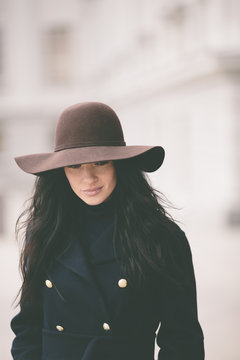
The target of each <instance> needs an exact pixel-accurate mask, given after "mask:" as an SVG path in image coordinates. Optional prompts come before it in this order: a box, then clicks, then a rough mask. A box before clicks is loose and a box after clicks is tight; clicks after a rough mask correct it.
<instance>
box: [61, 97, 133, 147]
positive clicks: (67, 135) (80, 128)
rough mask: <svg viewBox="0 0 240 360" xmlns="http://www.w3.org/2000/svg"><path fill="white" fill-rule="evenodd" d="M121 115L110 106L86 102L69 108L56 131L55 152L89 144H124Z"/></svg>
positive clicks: (63, 114)
mask: <svg viewBox="0 0 240 360" xmlns="http://www.w3.org/2000/svg"><path fill="white" fill-rule="evenodd" d="M124 145H126V144H125V141H124V136H123V131H122V127H121V123H120V121H119V119H118V116H117V114H116V113H115V112H114V111H113V109H112V108H110V107H109V106H108V105H105V104H103V103H99V102H85V103H78V104H75V105H72V106H70V107H68V108H67V109H65V110H64V111H63V112H62V114H61V115H60V117H59V120H58V123H57V126H56V132H55V148H54V151H61V150H65V149H70V148H79V147H88V146H124Z"/></svg>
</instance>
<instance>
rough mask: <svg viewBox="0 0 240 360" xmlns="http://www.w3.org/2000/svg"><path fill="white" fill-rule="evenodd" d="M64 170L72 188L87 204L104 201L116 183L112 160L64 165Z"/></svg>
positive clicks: (96, 203)
mask: <svg viewBox="0 0 240 360" xmlns="http://www.w3.org/2000/svg"><path fill="white" fill-rule="evenodd" d="M64 172H65V174H66V177H67V179H68V181H69V184H70V186H71V188H72V190H73V191H74V192H75V194H76V195H77V196H78V197H79V198H80V199H81V200H83V201H84V202H85V203H86V204H88V205H98V204H101V203H102V202H104V201H106V200H107V199H108V198H109V196H110V195H111V193H112V192H113V190H114V188H115V186H116V183H117V178H116V171H115V167H114V164H113V161H99V162H96V163H89V164H79V165H71V166H66V167H64Z"/></svg>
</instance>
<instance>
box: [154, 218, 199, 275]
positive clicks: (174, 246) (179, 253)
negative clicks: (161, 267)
mask: <svg viewBox="0 0 240 360" xmlns="http://www.w3.org/2000/svg"><path fill="white" fill-rule="evenodd" d="M158 237H159V241H160V244H161V248H162V255H163V257H164V258H165V259H166V261H167V263H168V264H169V265H170V266H171V265H173V264H174V265H175V266H177V267H180V268H181V269H184V268H185V269H186V270H187V268H189V267H191V266H192V252H191V248H190V244H189V241H188V239H187V236H186V234H185V232H184V231H183V230H182V229H181V227H180V226H179V225H178V224H176V223H175V222H174V221H172V220H170V219H167V221H166V222H165V223H164V224H163V225H161V226H160V228H159V235H158Z"/></svg>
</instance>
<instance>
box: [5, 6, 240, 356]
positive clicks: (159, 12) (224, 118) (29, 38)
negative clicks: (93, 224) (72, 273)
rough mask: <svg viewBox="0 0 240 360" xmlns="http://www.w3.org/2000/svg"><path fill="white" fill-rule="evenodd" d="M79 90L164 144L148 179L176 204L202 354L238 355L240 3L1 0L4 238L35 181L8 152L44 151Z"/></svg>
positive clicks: (134, 132)
mask: <svg viewBox="0 0 240 360" xmlns="http://www.w3.org/2000/svg"><path fill="white" fill-rule="evenodd" d="M86 100H97V101H103V102H105V103H107V104H109V105H111V106H113V108H114V109H115V110H116V111H117V113H118V114H119V117H120V119H121V121H122V123H123V127H124V131H125V135H126V141H127V143H128V144H161V145H163V146H164V147H165V149H166V161H165V164H164V166H163V167H162V168H161V170H159V171H158V172H157V173H156V174H152V175H151V180H152V181H153V183H154V185H156V187H158V188H159V189H160V190H162V191H163V192H164V193H165V194H166V195H167V196H168V197H169V199H170V200H171V201H172V202H173V203H174V205H176V207H179V208H181V209H182V210H181V211H174V216H175V217H176V218H178V219H179V220H181V221H182V223H183V225H182V227H183V228H184V229H185V230H186V232H187V234H188V236H189V241H190V244H191V247H192V251H193V257H194V260H195V270H196V275H197V280H198V298H199V313H200V320H202V321H201V323H202V325H203V329H204V330H205V331H204V332H205V337H206V352H207V357H208V358H209V359H213V360H237V359H238V358H239V355H240V352H239V350H238V347H237V344H238V343H237V338H236V337H237V335H236V334H237V333H239V331H240V329H239V324H238V322H237V319H236V312H235V311H236V309H237V302H239V298H240V289H239V278H240V275H238V273H239V271H238V265H237V264H238V259H237V256H236V254H237V253H238V250H239V246H240V245H239V238H240V237H239V235H240V226H239V225H240V145H239V144H240V142H239V137H240V121H239V118H238V117H239V113H240V2H239V1H238V0H162V1H157V0H132V1H129V0H122V1H114V0H112V1H110V0H61V1H59V0H0V166H1V169H2V171H1V178H0V185H1V186H0V236H1V238H2V240H3V242H2V243H6V241H5V242H4V240H8V239H12V238H13V231H14V222H15V220H16V218H17V216H18V215H19V212H20V207H21V206H22V203H23V201H24V200H25V198H26V194H30V189H31V186H32V182H33V180H34V177H32V176H30V175H27V174H24V173H22V172H21V171H20V170H19V169H18V168H17V166H16V165H15V163H14V161H13V160H12V159H13V156H16V155H22V154H27V153H34V152H45V151H51V150H52V148H53V134H54V127H55V123H56V120H57V117H58V115H59V113H60V112H61V110H63V109H64V108H65V107H66V106H68V105H70V104H73V103H75V102H81V101H86ZM8 241H9V240H8ZM14 270H15V269H14ZM226 294H227V295H226ZM229 309H231V310H229ZM224 314H225V315H224ZM227 329H228V331H227ZM229 329H230V330H229ZM225 344H226V345H225Z"/></svg>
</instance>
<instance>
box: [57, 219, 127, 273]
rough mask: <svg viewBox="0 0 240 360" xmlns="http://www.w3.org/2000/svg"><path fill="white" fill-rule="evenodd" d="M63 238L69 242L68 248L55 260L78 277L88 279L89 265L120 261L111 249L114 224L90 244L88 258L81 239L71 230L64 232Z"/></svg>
mask: <svg viewBox="0 0 240 360" xmlns="http://www.w3.org/2000/svg"><path fill="white" fill-rule="evenodd" d="M63 236H64V237H65V238H66V239H67V241H68V242H69V246H68V247H67V248H66V249H65V250H64V251H63V252H62V253H61V254H60V255H58V256H57V258H56V259H57V261H58V262H60V263H61V264H62V265H64V266H65V267H67V268H68V269H70V270H71V271H73V272H75V273H77V274H78V275H80V276H83V277H89V272H90V267H91V264H93V265H96V264H102V263H105V262H110V261H118V260H119V259H120V256H118V255H117V254H115V251H114V247H113V236H114V224H110V225H109V227H108V228H107V229H106V230H105V231H104V233H103V234H102V235H101V236H99V238H98V239H97V240H96V241H95V242H94V243H93V244H92V246H91V247H90V248H89V256H87V254H86V251H85V249H84V246H83V245H82V243H81V239H80V238H79V237H78V236H77V234H75V233H74V232H72V231H71V230H68V231H67V230H66V231H65V232H64V234H63Z"/></svg>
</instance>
